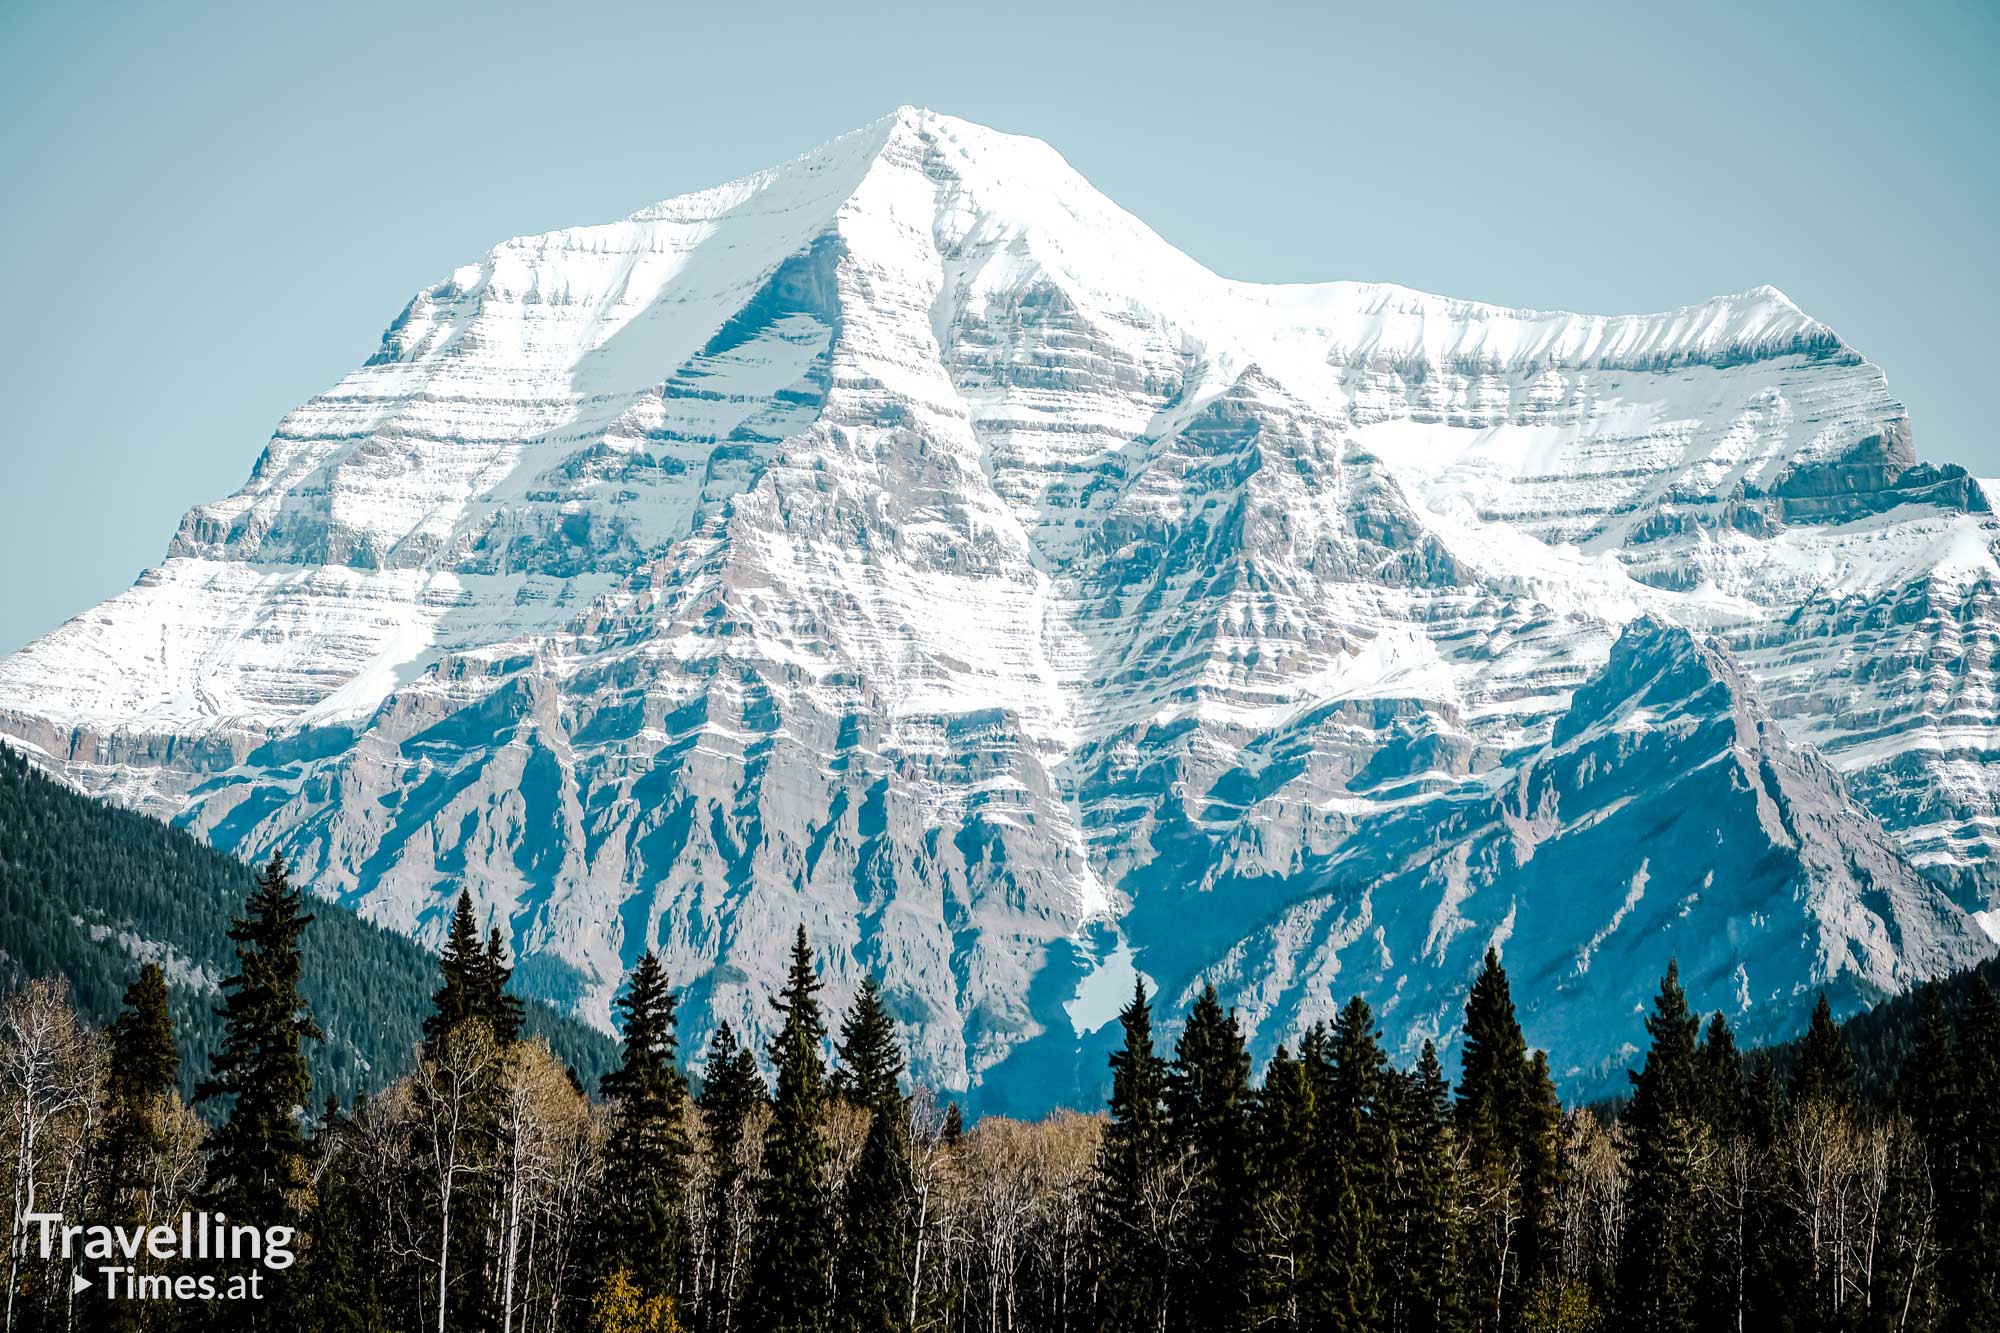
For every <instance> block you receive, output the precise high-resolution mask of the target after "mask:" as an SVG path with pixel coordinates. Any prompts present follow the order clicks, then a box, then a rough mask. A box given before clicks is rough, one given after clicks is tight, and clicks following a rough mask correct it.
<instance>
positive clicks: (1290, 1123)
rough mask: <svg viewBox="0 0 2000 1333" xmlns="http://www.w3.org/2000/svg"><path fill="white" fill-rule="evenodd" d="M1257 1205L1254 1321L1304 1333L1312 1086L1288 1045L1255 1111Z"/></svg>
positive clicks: (1267, 1074)
mask: <svg viewBox="0 0 2000 1333" xmlns="http://www.w3.org/2000/svg"><path fill="white" fill-rule="evenodd" d="M1251 1123H1252V1125H1253V1128H1254V1141H1255V1145H1256V1150H1255V1151H1254V1152H1252V1153H1251V1154H1250V1163H1251V1168H1252V1179H1253V1182H1254V1193H1255V1198H1256V1216H1255V1227H1254V1231H1253V1232H1252V1242H1253V1243H1252V1250H1253V1253H1254V1254H1255V1255H1256V1256H1257V1264H1256V1269H1255V1273H1254V1278H1255V1286H1254V1299H1253V1302H1252V1315H1253V1322H1254V1323H1255V1324H1256V1325H1257V1326H1258V1327H1260V1328H1269V1329H1275V1330H1278V1333H1301V1330H1303V1329H1304V1328H1305V1326H1306V1325H1305V1319H1306V1310H1305V1282H1306V1277H1307V1274H1308V1272H1309V1271H1310V1270H1311V1269H1312V1267H1313V1233H1314V1230H1315V1228H1314V1225H1313V1216H1312V1206H1313V1197H1312V1190H1311V1187H1312V1167H1313V1160H1312V1159H1313V1147H1314V1143H1315V1141H1316V1132H1315V1129H1314V1106H1313V1082H1312V1080H1311V1078H1310V1077H1309V1076H1308V1075H1307V1073H1306V1067H1305V1065H1304V1064H1303V1063H1301V1062H1300V1061H1299V1060H1297V1059H1294V1058H1293V1056H1292V1054H1291V1052H1289V1051H1288V1050H1286V1049H1285V1048H1284V1047H1283V1046H1280V1047H1278V1050H1277V1053H1276V1054H1274V1055H1273V1056H1272V1057H1271V1062H1270V1064H1269V1065H1267V1066H1265V1069H1264V1086H1263V1089H1262V1091H1261V1093H1260V1094H1259V1096H1258V1097H1257V1099H1256V1103H1255V1105H1254V1106H1253V1108H1252V1111H1251Z"/></svg>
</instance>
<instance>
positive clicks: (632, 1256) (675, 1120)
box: [595, 949, 689, 1300]
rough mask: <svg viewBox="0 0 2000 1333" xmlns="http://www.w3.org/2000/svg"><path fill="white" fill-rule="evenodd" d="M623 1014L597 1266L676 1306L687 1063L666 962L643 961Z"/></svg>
mask: <svg viewBox="0 0 2000 1333" xmlns="http://www.w3.org/2000/svg"><path fill="white" fill-rule="evenodd" d="M616 1008H617V1009H618V1011H619V1013H620V1014H621V1015H622V1017H623V1021H622V1024H621V1026H622V1028H623V1031H624V1047H623V1056H622V1058H621V1060H620V1061H619V1065H618V1068H617V1069H615V1070H613V1071H612V1072H610V1073H609V1074H606V1075H605V1076H604V1079H603V1091H604V1095H605V1097H606V1098H607V1099H608V1100H609V1102H610V1104H611V1132H610V1135H609V1137H608V1140H607V1142H606V1143H605V1149H604V1162H605V1169H604V1188H603V1195H602V1198H601V1200H600V1203H599V1210H598V1226H599V1234H598V1244H597V1247H596V1251H597V1252H596V1256H595V1257H596V1260H597V1263H598V1265H599V1271H600V1273H601V1274H604V1275H609V1274H611V1273H614V1272H617V1271H619V1270H621V1269H622V1270H625V1271H626V1272H627V1273H628V1274H629V1275H630V1277H631V1279H632V1281H633V1282H634V1284H635V1285H636V1287H637V1289H638V1292H639V1295H640V1297H641V1299H643V1300H652V1299H654V1298H655V1297H665V1298H667V1299H668V1300H673V1299H675V1298H677V1297H678V1295H679V1276H680V1257H681V1254H682V1252H683V1251H684V1250H685V1248H686V1246H685V1238H684V1236H683V1234H682V1233H683V1228H684V1223H685V1218H684V1214H683V1207H682V1195H683V1192H684V1190H685V1188H686V1184H687V1175H688V1152H689V1147H688V1141H687V1129H686V1119H685V1115H686V1106H687V1083H686V1081H685V1079H684V1078H683V1077H682V1075H681V1071H680V1067H679V1063H678V1061H679V1052H680V1041H679V1031H678V1026H677V1016H676V1013H675V1009H676V1001H675V997H674V993H673V991H672V990H671V989H670V988H669V987H668V985H667V973H666V968H665V967H663V966H662V965H661V963H660V958H659V955H658V954H656V953H654V952H653V951H652V950H650V949H649V950H647V951H646V952H645V953H644V954H641V955H640V957H639V961H638V963H637V964H636V965H634V967H633V968H632V974H631V976H630V977H629V978H628V979H627V981H626V986H625V993H624V994H623V995H620V996H619V997H618V999H617V1001H616Z"/></svg>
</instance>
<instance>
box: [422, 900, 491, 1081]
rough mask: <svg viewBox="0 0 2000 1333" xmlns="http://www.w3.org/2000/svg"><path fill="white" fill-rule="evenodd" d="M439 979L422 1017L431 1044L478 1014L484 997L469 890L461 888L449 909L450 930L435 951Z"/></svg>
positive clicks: (483, 976)
mask: <svg viewBox="0 0 2000 1333" xmlns="http://www.w3.org/2000/svg"><path fill="white" fill-rule="evenodd" d="M438 972H439V973H440V975H441V976H442V978H443V980H442V982H441V983H440V984H439V986H438V988H437V990H436V991H435V992H434V993H433V994H432V996H431V1012H430V1014H429V1015H428V1016H427V1017H426V1018H425V1019H424V1041H425V1043H426V1045H435V1043H436V1042H437V1040H438V1039H439V1038H440V1037H442V1036H443V1035H444V1034H446V1033H448V1032H451V1031H452V1030H454V1029H455V1028H457V1027H458V1026H459V1025H460V1024H462V1023H464V1022H466V1021H467V1020H469V1019H472V1018H475V1017H479V1016H480V1015H481V1012H482V1010H483V1009H484V1008H485V1000H486V992H487V986H486V956H485V954H484V953H483V952H482V951H481V949H480V947H479V923H478V922H477V921H476V920H474V919H473V915H472V893H471V891H470V890H465V889H461V890H459V894H458V904H457V906H456V907H455V908H454V909H453V910H452V916H451V931H450V933H449V934H448V935H447V936H446V937H445V942H444V950H443V952H441V953H440V954H439V955H438Z"/></svg>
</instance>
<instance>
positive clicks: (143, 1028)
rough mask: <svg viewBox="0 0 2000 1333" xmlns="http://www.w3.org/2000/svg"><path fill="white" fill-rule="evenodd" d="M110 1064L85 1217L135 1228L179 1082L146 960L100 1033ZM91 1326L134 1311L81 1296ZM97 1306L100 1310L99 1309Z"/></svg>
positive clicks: (163, 985) (135, 1321) (159, 976)
mask: <svg viewBox="0 0 2000 1333" xmlns="http://www.w3.org/2000/svg"><path fill="white" fill-rule="evenodd" d="M106 1035H107V1036H108V1037H109V1038H110V1060H109V1068H108V1070H107V1077H106V1086H105V1093H106V1097H105V1108H104V1129H103V1138H102V1140H101V1150H100V1152H99V1155H98V1162H97V1170H96V1173H95V1177H94V1181H93V1184H92V1190H93V1193H94V1194H95V1196H96V1198H97V1199H98V1200H100V1201H101V1202H100V1203H99V1205H98V1207H97V1208H95V1209H93V1210H92V1212H93V1213H94V1214H96V1215H98V1216H100V1217H101V1218H102V1220H104V1221H106V1222H110V1223H113V1224H115V1225H121V1226H137V1225H142V1224H144V1223H145V1222H147V1221H149V1220H152V1219H153V1210H152V1206H151V1205H152V1200H151V1199H150V1198H149V1197H148V1195H149V1191H150V1190H151V1188H152V1185H153V1182H154V1181H155V1180H156V1179H157V1173H156V1171H155V1169H154V1167H155V1163H157V1162H158V1160H159V1156H160V1154H161V1153H162V1152H163V1151H164V1150H165V1148H166V1146H167V1137H166V1125H165V1117H166V1115H167V1113H168V1112H169V1110H170V1108H171V1106H172V1103H173V1100H174V1098H175V1097H176V1092H175V1087H176V1085H177V1084H178V1083H179V1081H180V1053H179V1051H178V1050H177V1049H176V1048H175V1045H174V1020H173V1016H172V1014H170V1013H169V1012H168V1010H167V978H166V974H165V973H164V972H163V971H161V970H160V966H159V964H157V963H147V964H146V965H145V966H144V967H142V968H140V969H139V975H138V977H137V978H136V979H134V981H133V982H132V984H131V985H130V986H127V987H126V988H125V998H124V1005H123V1007H122V1008H121V1009H120V1011H119V1014H118V1017H117V1019H116V1020H114V1021H113V1022H112V1024H111V1027H110V1029H109V1031H108V1032H107V1034H106ZM86 1302H87V1303H88V1304H90V1305H91V1306H93V1307H96V1308H94V1309H93V1310H92V1314H91V1317H92V1319H93V1320H94V1321H95V1322H94V1323H93V1327H103V1328H105V1329H113V1328H116V1329H128V1328H138V1327H140V1326H141V1324H140V1315H139V1312H138V1311H137V1310H136V1309H135V1307H134V1306H133V1304H132V1303H131V1302H129V1301H116V1300H105V1299H104V1293H102V1292H101V1291H100V1292H93V1293H92V1294H91V1295H90V1296H89V1297H86ZM100 1302H101V1305H100Z"/></svg>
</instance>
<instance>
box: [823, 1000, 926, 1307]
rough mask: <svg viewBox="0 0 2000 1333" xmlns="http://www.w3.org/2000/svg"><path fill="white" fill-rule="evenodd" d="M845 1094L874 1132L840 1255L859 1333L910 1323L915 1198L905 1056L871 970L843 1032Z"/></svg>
mask: <svg viewBox="0 0 2000 1333" xmlns="http://www.w3.org/2000/svg"><path fill="white" fill-rule="evenodd" d="M839 1056H840V1073H839V1075H838V1077H837V1079H836V1082H837V1085H838V1086H839V1088H840V1090H841V1093H842V1095H843V1096H845V1097H847V1098H848V1099H849V1100H850V1101H852V1102H853V1103H854V1104H855V1105H857V1106H860V1107H863V1108H864V1109H866V1110H867V1112H868V1114H869V1120H868V1137H867V1139H866V1141H865V1142H864V1143H863V1145H862V1149H861V1157H860V1160H859V1161H857V1162H856V1163H855V1165H854V1170H853V1172H852V1174H850V1175H849V1177H848V1182H847V1191H846V1197H845V1199H844V1200H843V1201H842V1204H843V1217H842V1227H841V1245H840V1255H839V1264H838V1268H839V1274H838V1285H839V1291H840V1301H839V1308H840V1324H841V1326H842V1327H843V1328H847V1329H851V1330H854V1333H895V1331H896V1330H901V1329H904V1328H907V1327H908V1324H909V1303H908V1299H907V1295H908V1290H909V1286H908V1267H909V1255H910V1246H911V1239H912V1238H911V1234H910V1229H911V1225H912V1218H911V1204H912V1201H913V1198H914V1196H915V1192H916V1180H915V1176H914V1173H913V1172H912V1170H911V1166H910V1145H909V1141H908V1121H907V1118H906V1115H905V1108H904V1103H903V1093H902V1089H901V1086H900V1083H899V1080H900V1079H901V1077H902V1073H903V1054H902V1052H901V1051H900V1050H899V1049H898V1048H897V1045H896V1030H895V1024H894V1023H893V1022H892V1021H891V1019H890V1018H889V1011H888V1010H887V1009H886V1008H885V1007H884V1006H883V1004H882V992H881V989H880V988H879V987H878V986H877V985H876V983H875V979H874V978H873V977H872V976H871V977H868V978H867V979H866V980H864V981H863V982H862V984H861V988H860V991H859V993H858V994H857V995H856V996H855V999H854V1007H853V1008H852V1009H851V1010H849V1011H848V1015H847V1018H846V1021H845V1022H844V1023H843V1024H842V1025H841V1030H840V1049H839Z"/></svg>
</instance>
